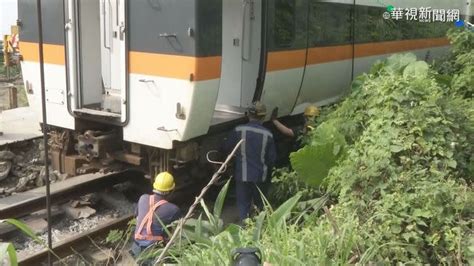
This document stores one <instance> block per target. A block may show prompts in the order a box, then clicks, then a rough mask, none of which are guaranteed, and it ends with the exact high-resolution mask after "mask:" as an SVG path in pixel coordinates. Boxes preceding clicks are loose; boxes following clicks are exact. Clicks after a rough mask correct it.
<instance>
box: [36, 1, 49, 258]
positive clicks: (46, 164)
mask: <svg viewBox="0 0 474 266" xmlns="http://www.w3.org/2000/svg"><path fill="white" fill-rule="evenodd" d="M36 9H37V10H36V12H37V17H38V49H39V67H40V84H41V107H42V113H43V145H44V167H45V171H44V173H45V183H46V212H47V221H48V225H47V230H48V248H49V250H52V247H53V244H52V239H51V201H50V196H51V191H50V183H49V162H48V157H49V156H48V121H47V113H46V88H45V82H44V54H43V19H42V13H41V0H36ZM48 265H52V261H51V252H48Z"/></svg>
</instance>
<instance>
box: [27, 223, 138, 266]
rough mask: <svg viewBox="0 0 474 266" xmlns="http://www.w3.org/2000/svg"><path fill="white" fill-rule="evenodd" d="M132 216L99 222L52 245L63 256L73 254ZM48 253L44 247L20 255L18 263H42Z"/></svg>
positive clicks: (120, 226) (122, 224)
mask: <svg viewBox="0 0 474 266" xmlns="http://www.w3.org/2000/svg"><path fill="white" fill-rule="evenodd" d="M132 218H133V215H132V214H128V215H125V216H123V217H121V218H118V219H114V220H112V221H109V222H106V223H103V224H99V225H98V226H97V227H95V228H93V229H92V230H89V231H86V232H82V233H79V234H78V235H76V236H73V237H71V238H68V239H65V240H62V241H59V242H57V243H55V244H54V245H53V247H52V250H53V252H54V253H55V254H56V255H57V256H59V257H61V258H63V257H65V256H67V255H70V254H73V253H74V250H79V249H81V247H86V245H90V244H91V238H96V237H102V236H106V235H107V234H108V233H109V231H110V230H113V229H118V228H123V227H125V226H126V225H127V223H128V222H129V221H130V220H131V219H132ZM48 253H49V252H48V250H47V249H43V250H41V251H39V252H37V253H35V254H33V255H31V256H28V257H24V258H21V257H20V258H19V260H18V265H41V263H43V262H44V261H45V260H46V258H47V256H48ZM56 259H57V258H56Z"/></svg>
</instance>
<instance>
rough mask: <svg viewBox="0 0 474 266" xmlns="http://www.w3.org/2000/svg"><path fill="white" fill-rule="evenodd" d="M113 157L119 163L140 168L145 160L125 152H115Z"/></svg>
mask: <svg viewBox="0 0 474 266" xmlns="http://www.w3.org/2000/svg"><path fill="white" fill-rule="evenodd" d="M111 157H112V158H114V159H115V160H117V161H120V162H124V163H128V164H132V165H136V166H140V165H141V164H142V161H143V158H142V157H140V156H138V155H136V154H131V153H126V152H123V151H118V152H114V153H112V154H111Z"/></svg>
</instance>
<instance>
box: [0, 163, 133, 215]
mask: <svg viewBox="0 0 474 266" xmlns="http://www.w3.org/2000/svg"><path fill="white" fill-rule="evenodd" d="M140 174H141V173H140V172H138V171H134V170H125V171H122V172H115V173H111V174H106V175H101V174H88V175H82V176H76V177H72V178H70V179H66V180H65V181H62V182H58V183H54V184H52V185H51V190H52V193H51V196H50V203H51V204H59V203H63V202H66V201H68V200H69V199H72V198H74V197H77V196H81V195H84V194H87V193H92V192H97V191H100V190H101V189H104V188H107V187H110V186H113V185H115V184H118V183H123V182H126V181H127V180H133V178H131V177H132V176H137V175H140ZM43 190H44V187H40V188H36V189H33V190H30V191H26V192H23V193H18V194H15V195H13V196H10V197H6V198H2V199H0V219H7V218H18V217H21V216H25V215H27V214H30V213H32V212H34V211H38V210H41V209H44V201H45V198H46V196H45V195H44V192H42V191H43ZM41 192H42V193H41Z"/></svg>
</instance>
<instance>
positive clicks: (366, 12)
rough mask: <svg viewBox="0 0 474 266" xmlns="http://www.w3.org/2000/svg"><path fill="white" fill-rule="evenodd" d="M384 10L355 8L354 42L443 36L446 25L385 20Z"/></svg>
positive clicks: (369, 7) (364, 7)
mask: <svg viewBox="0 0 474 266" xmlns="http://www.w3.org/2000/svg"><path fill="white" fill-rule="evenodd" d="M384 12H385V9H384V8H380V7H372V6H357V7H356V11H355V36H354V38H355V42H356V43H367V42H384V41H395V40H409V39H425V38H436V37H442V36H445V34H446V31H447V28H448V26H449V25H448V24H447V23H421V22H419V21H407V20H386V19H383V16H382V14H383V13H384Z"/></svg>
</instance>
